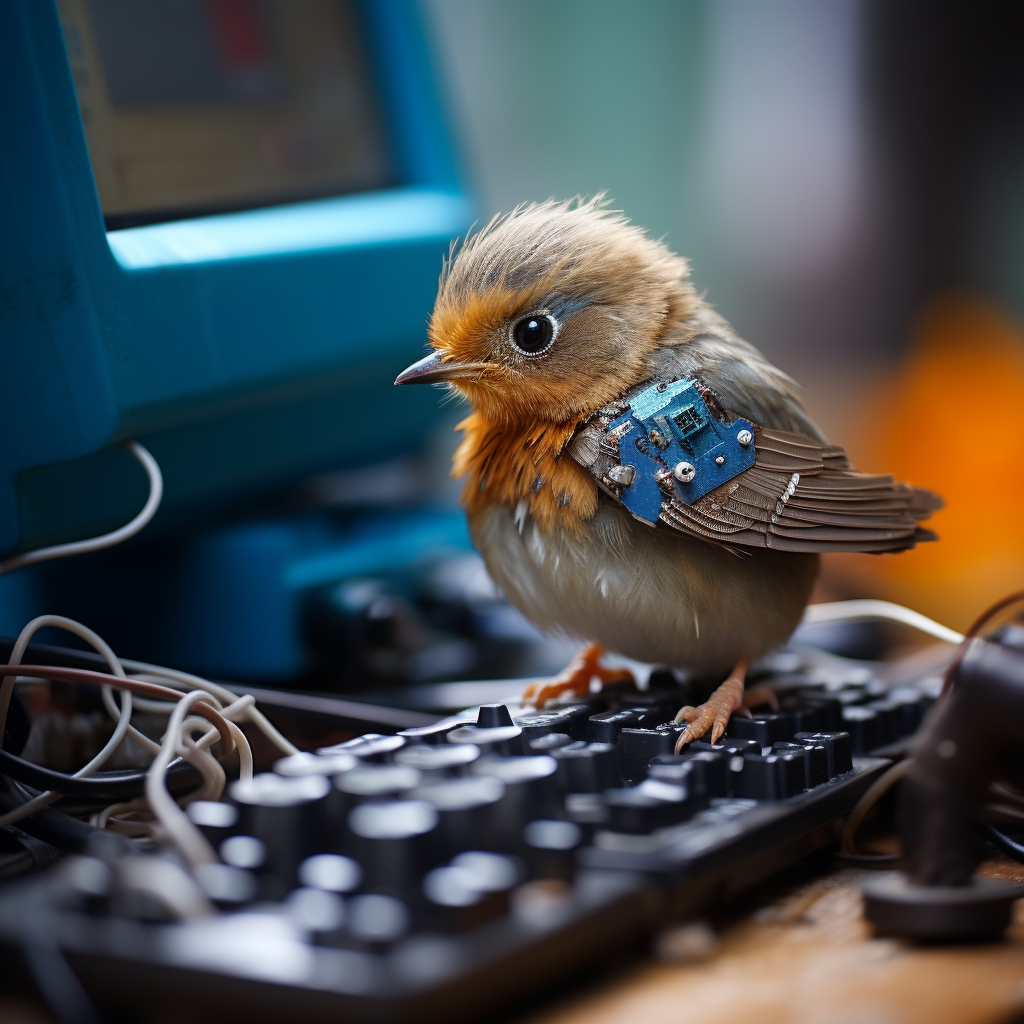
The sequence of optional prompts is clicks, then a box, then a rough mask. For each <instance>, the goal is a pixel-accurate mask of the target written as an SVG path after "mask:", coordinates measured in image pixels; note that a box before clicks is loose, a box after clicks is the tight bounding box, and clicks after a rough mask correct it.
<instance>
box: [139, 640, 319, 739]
mask: <svg viewBox="0 0 1024 1024" xmlns="http://www.w3.org/2000/svg"><path fill="white" fill-rule="evenodd" d="M121 664H122V665H124V667H125V668H126V669H128V671H129V672H131V673H132V678H134V679H142V680H147V681H149V682H160V683H163V684H164V685H166V686H170V687H172V688H173V689H175V690H183V689H201V690H206V691H207V692H208V693H211V694H213V696H215V697H217V698H218V699H219V700H221V701H222V702H223V703H224V704H231V703H232V702H233V701H235V700H237V699H238V694H237V693H232V691H231V690H229V689H228V688H227V687H226V686H219V685H218V684H217V683H211V682H210V680H208V679H203V678H202V677H201V676H194V675H191V674H190V673H188V672H180V671H179V670H178V669H174V668H164V667H163V666H162V665H150V664H149V663H148V662H145V661H132V660H131V659H130V658H124V659H122V661H121ZM148 676H153V677H154V678H153V679H151V680H150V679H148V678H147V677H148ZM247 719H248V721H250V722H252V724H253V725H254V726H256V728H257V729H259V730H260V732H262V733H263V735H264V736H266V737H267V739H268V740H270V742H271V743H273V744H274V746H275V747H277V749H278V750H280V751H282V753H285V754H289V755H290V754H298V753H301V751H300V750H299V748H298V747H297V746H295V744H294V743H291V742H289V741H288V740H286V739H285V738H284V736H282V735H281V733H279V732H278V731H277V729H275V728H274V727H273V726H272V725H271V724H270V722H269V721H268V720H267V718H266V716H265V715H264V714H263V713H262V712H261V711H260V710H258V709H257V708H256V707H255V706H253V707H251V708H250V709H249V711H248V712H247Z"/></svg>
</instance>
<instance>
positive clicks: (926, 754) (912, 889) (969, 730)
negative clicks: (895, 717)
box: [863, 640, 1024, 941]
mask: <svg viewBox="0 0 1024 1024" xmlns="http://www.w3.org/2000/svg"><path fill="white" fill-rule="evenodd" d="M997 779H1006V780H1007V781H1008V782H1010V783H1012V784H1013V785H1015V786H1020V785H1021V784H1022V783H1024V652H1022V651H1019V650H1015V649H1013V648H1011V647H1008V646H1004V645H1002V644H998V643H990V642H983V641H978V640H976V641H975V642H974V643H973V645H972V646H971V648H970V649H969V650H968V652H967V654H966V655H965V657H964V659H963V661H962V662H961V664H960V667H959V668H958V670H957V672H956V675H955V676H954V677H953V689H952V691H951V692H950V694H949V696H948V697H947V698H946V702H945V707H943V708H942V709H941V711H940V712H939V714H938V715H937V716H936V717H935V718H934V719H933V720H932V721H931V723H930V725H929V726H928V728H927V730H926V731H925V734H924V736H923V737H922V738H921V742H920V744H919V745H918V748H917V751H916V752H915V754H914V763H913V764H912V765H911V767H910V770H909V772H908V774H907V778H906V779H905V781H904V783H903V793H902V797H901V812H902V824H901V833H902V838H903V864H902V867H903V872H902V873H900V874H896V875H889V876H884V877H882V878H878V879H873V880H871V881H869V882H867V883H865V884H864V886H863V892H864V916H865V917H866V918H867V920H868V921H870V922H871V923H872V924H873V925H874V926H875V927H876V928H877V929H878V930H879V931H883V932H886V933H890V934H898V935H904V936H907V937H908V938H914V939H924V940H931V941H935V940H945V941H949V940H964V939H976V938H985V937H994V936H998V935H1000V934H1001V933H1002V932H1003V931H1005V929H1006V927H1007V926H1008V925H1009V923H1010V919H1011V914H1012V909H1013V902H1014V900H1016V899H1019V898H1021V897H1022V896H1024V887H1022V886H1019V885H1013V884H1011V883H1009V882H1004V881H1001V880H999V879H995V878H979V877H975V876H974V869H975V868H976V867H977V866H978V864H979V863H980V861H981V859H982V857H983V855H984V845H983V840H984V838H985V831H984V826H983V823H982V821H981V818H980V813H979V812H980V809H981V807H982V805H983V804H984V802H985V795H986V792H987V790H988V787H989V785H990V784H991V783H992V782H993V781H995V780H997Z"/></svg>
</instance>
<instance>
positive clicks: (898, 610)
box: [803, 601, 964, 644]
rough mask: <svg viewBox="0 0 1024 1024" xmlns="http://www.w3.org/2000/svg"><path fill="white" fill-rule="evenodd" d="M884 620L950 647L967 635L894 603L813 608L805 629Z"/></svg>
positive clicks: (834, 604)
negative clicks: (942, 642)
mask: <svg viewBox="0 0 1024 1024" xmlns="http://www.w3.org/2000/svg"><path fill="white" fill-rule="evenodd" d="M878 619H881V620H883V621H885V622H899V623H901V624H902V625H904V626H910V627H911V628H913V629H917V630H920V631H921V632H922V633H927V634H928V635H929V636H933V637H935V638H936V639H937V640H943V641H945V643H947V644H959V643H962V642H963V639H964V637H963V634H962V633H957V632H956V630H953V629H949V628H948V627H947V626H943V625H942V624H941V623H938V622H935V621H934V619H929V618H928V617H927V616H925V615H922V614H921V613H920V612H914V611H911V610H910V609H909V608H904V607H903V605H900V604H893V603H892V602H891V601H833V602H831V603H829V604H810V605H808V606H807V609H806V611H805V612H804V618H803V624H804V625H805V626H810V625H818V624H819V623H824V622H869V621H872V620H878Z"/></svg>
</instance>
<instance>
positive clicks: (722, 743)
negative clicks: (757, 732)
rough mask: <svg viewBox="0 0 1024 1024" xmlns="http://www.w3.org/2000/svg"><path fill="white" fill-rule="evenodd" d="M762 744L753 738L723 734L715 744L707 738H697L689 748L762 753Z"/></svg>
mask: <svg viewBox="0 0 1024 1024" xmlns="http://www.w3.org/2000/svg"><path fill="white" fill-rule="evenodd" d="M762 749H763V748H762V745H761V744H760V743H758V742H757V740H753V739H738V738H736V737H735V736H723V737H722V738H721V739H720V740H719V741H718V742H717V743H715V744H714V745H712V744H710V743H708V742H707V740H695V741H694V742H693V743H691V744H690V745H689V746H688V747H687V750H692V751H698V750H703V751H709V752H710V753H713V754H715V753H724V754H739V755H741V756H742V755H743V754H760V753H761V750H762Z"/></svg>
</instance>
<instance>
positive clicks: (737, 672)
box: [675, 657, 750, 754]
mask: <svg viewBox="0 0 1024 1024" xmlns="http://www.w3.org/2000/svg"><path fill="white" fill-rule="evenodd" d="M749 668H750V659H749V658H747V657H743V658H741V659H740V660H739V662H738V663H737V665H736V667H735V668H734V669H733V670H732V672H730V673H729V678H728V679H726V681H725V682H724V683H722V685H721V686H719V687H718V689H717V690H715V692H714V693H713V694H711V696H710V697H708V699H707V700H706V701H705V702H704V703H703V704H701V705H700V706H699V707H692V706H690V705H687V706H686V707H684V708H680V709H679V711H678V713H677V714H676V719H675V720H676V721H677V722H686V723H687V726H686V728H685V729H684V730H683V731H682V732H681V733H680V734H679V738H678V739H677V740H676V748H675V749H676V753H677V754H678V753H679V751H680V750H682V749H683V747H685V746H686V744H687V743H692V742H693V741H694V740H699V739H700V738H701V736H703V735H704V734H705V733H706V732H707V731H708V729H710V730H711V742H712V743H717V742H718V740H719V739H720V738H721V736H722V733H723V732H725V727H726V726H727V725H728V724H729V716H730V715H732V714H734V713H735V712H737V711H739V710H740V709H741V708H742V707H743V681H744V679H746V675H747V669H749Z"/></svg>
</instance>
